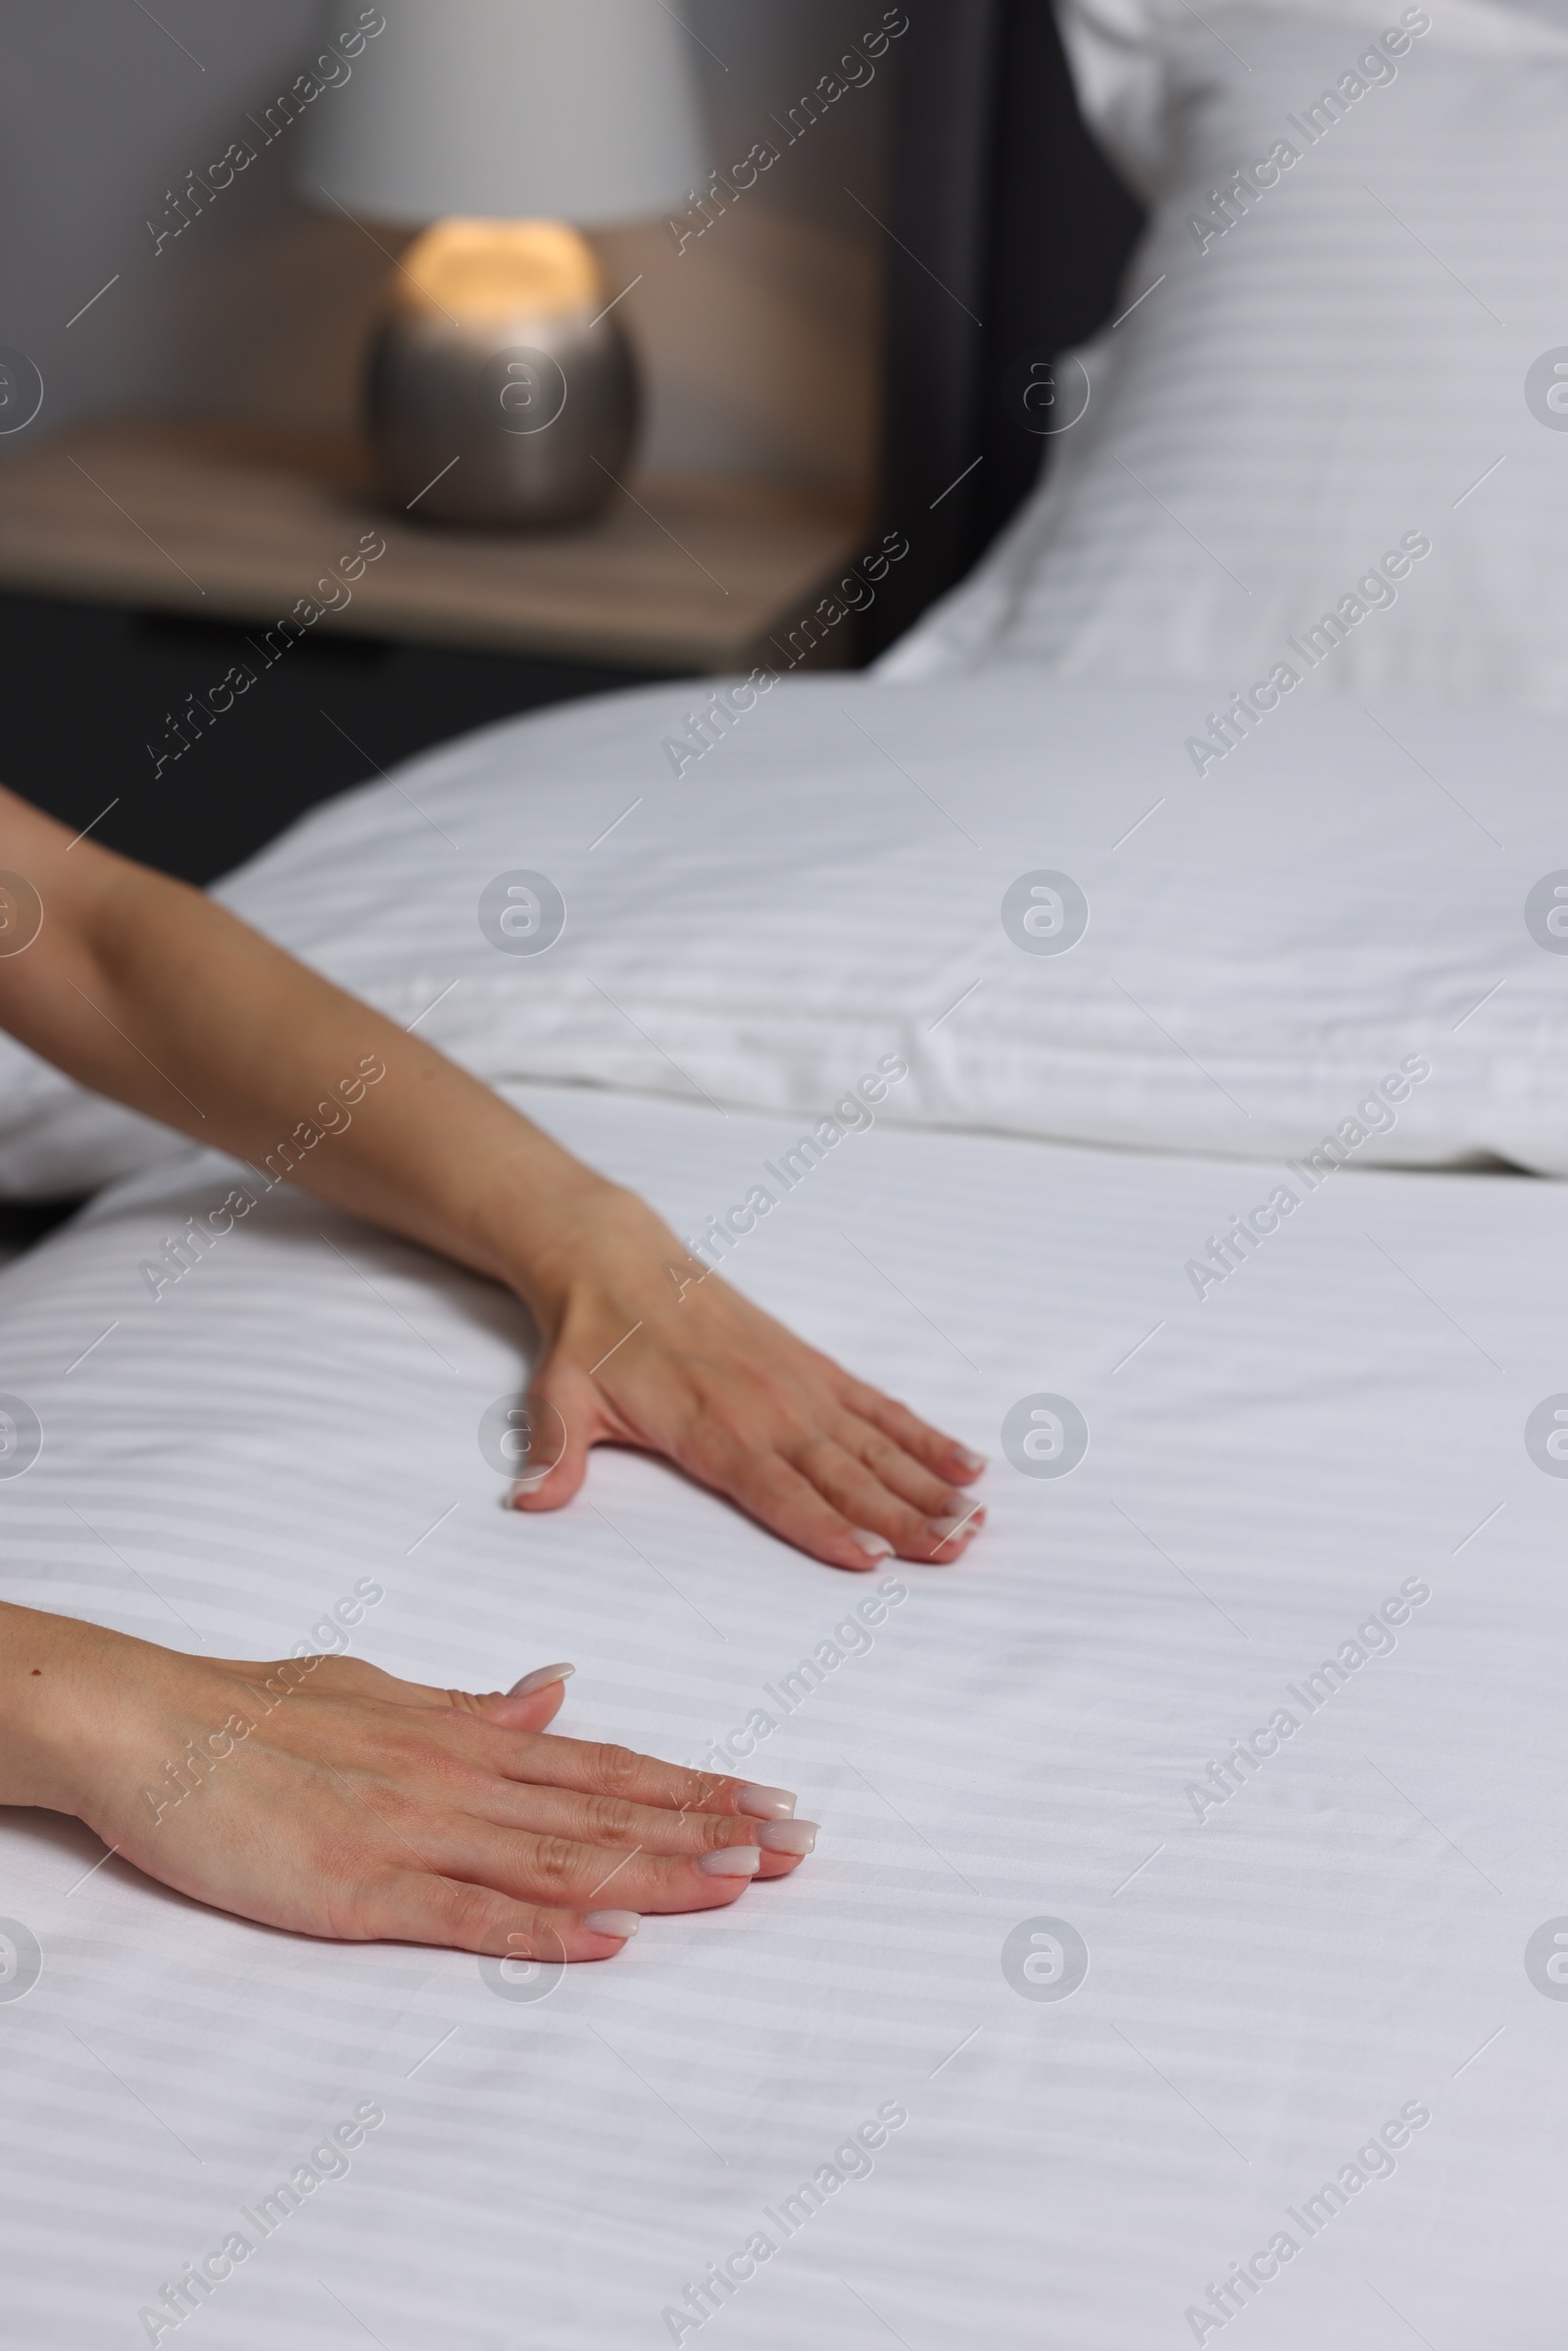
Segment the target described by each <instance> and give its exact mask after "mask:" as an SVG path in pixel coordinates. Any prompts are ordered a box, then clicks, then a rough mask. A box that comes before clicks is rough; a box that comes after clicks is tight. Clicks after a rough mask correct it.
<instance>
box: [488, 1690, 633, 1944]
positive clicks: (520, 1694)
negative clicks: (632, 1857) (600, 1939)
mask: <svg viewBox="0 0 1568 2351" xmlns="http://www.w3.org/2000/svg"><path fill="white" fill-rule="evenodd" d="M576 1670H577V1668H576V1667H575V1666H574V1665H536V1666H535V1667H534V1669H533V1672H532V1673H531V1674H524V1675H523V1677H522V1680H521V1681H520V1682H514V1683H513V1685H512V1688H511V1689H510V1690H508V1692H507V1695H508V1697H509V1698H531V1697H532V1696H533V1693H534V1691H535V1690H548V1689H549V1688H550V1685H551V1683H552V1682H564V1680H565V1679H566V1676H567V1675H568V1674H574V1673H575V1672H576ZM615 1915H616V1917H617V1918H618V1917H619V1916H620V1913H619V1911H617V1912H616V1913H615Z"/></svg>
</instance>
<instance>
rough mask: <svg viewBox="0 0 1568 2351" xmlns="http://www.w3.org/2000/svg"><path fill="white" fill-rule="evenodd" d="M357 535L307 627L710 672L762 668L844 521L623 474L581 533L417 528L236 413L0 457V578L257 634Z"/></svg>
mask: <svg viewBox="0 0 1568 2351" xmlns="http://www.w3.org/2000/svg"><path fill="white" fill-rule="evenodd" d="M370 531H374V532H378V533H379V534H380V536H381V537H382V538H383V539H384V541H385V543H386V552H385V554H384V556H382V557H380V558H379V559H377V560H376V561H374V562H373V563H369V564H368V566H367V567H366V569H365V570H364V571H363V572H362V574H361V576H360V577H359V579H358V580H357V581H356V582H355V583H354V585H353V589H352V595H351V598H350V601H348V602H347V603H346V604H343V605H341V606H340V607H339V609H338V610H336V611H335V612H327V613H326V614H325V615H324V616H323V617H322V619H321V620H320V621H319V626H321V627H322V628H329V629H345V630H349V631H351V632H353V633H356V634H358V635H361V636H376V637H394V638H402V639H408V640H413V641H415V642H421V643H426V644H446V645H459V646H465V647H468V648H471V649H475V650H486V651H491V652H503V653H521V654H535V655H541V656H547V657H550V658H552V659H558V660H568V661H601V662H607V663H615V664H625V665H628V666H634V667H642V668H649V669H666V670H669V669H672V670H683V669H684V670H698V671H709V672H717V671H722V670H728V669H743V668H747V667H750V666H751V665H752V663H753V662H754V661H761V660H766V659H772V658H774V657H773V656H772V655H770V653H769V651H768V642H767V641H768V639H769V637H770V636H773V635H776V636H778V637H780V638H783V637H784V636H785V635H786V634H787V633H788V631H789V630H790V629H791V628H793V627H794V626H795V625H796V624H797V623H798V622H799V621H800V620H802V619H803V618H804V617H805V615H806V614H807V613H808V612H809V611H810V610H811V608H812V606H813V604H814V603H815V602H816V600H817V598H818V597H820V596H821V595H823V594H824V593H825V592H826V589H827V587H828V585H829V584H830V582H831V580H832V578H833V577H834V576H835V575H836V574H837V573H839V572H840V571H841V570H842V569H843V568H844V567H845V566H846V565H847V564H848V563H850V562H851V561H852V560H853V558H854V557H855V555H856V554H857V553H858V549H859V547H860V543H861V531H862V525H861V522H860V520H859V518H858V516H857V515H856V514H855V513H854V512H853V511H852V510H850V509H849V508H847V507H846V506H845V505H843V504H841V503H838V502H835V501H833V500H831V499H828V498H824V497H822V496H820V495H817V496H812V495H811V494H810V493H806V492H800V491H794V490H789V489H785V488H780V487H775V486H773V485H769V484H763V483H757V482H742V481H734V480H729V479H726V478H724V477H703V476H691V477H679V478H676V477H669V476H666V477H660V476H640V475H635V474H634V475H633V476H632V477H631V478H630V482H629V486H628V488H626V489H624V490H622V489H617V490H616V491H615V492H614V493H613V496H612V499H611V502H610V505H609V507H608V508H607V510H606V511H605V513H604V514H603V515H601V516H600V518H599V519H598V520H597V521H594V522H591V523H589V524H588V525H587V526H586V527H584V528H578V529H575V530H570V531H559V532H552V533H549V534H543V533H541V534H538V535H533V534H522V533H517V532H496V533H493V534H492V533H488V532H483V531H463V530H455V529H452V528H450V527H448V526H445V525H439V526H430V527H426V526H424V525H421V524H420V523H419V522H417V520H416V519H414V518H413V517H411V516H410V515H409V514H397V515H394V514H391V513H390V512H389V511H388V510H386V509H384V508H382V507H381V506H380V505H379V503H378V501H377V499H376V496H375V493H374V490H373V487H372V482H371V475H370V469H369V465H368V458H367V456H366V454H365V453H364V452H363V451H362V450H361V449H359V448H358V447H357V446H356V445H355V444H353V443H351V442H336V441H331V440H326V439H322V438H319V437H317V436H312V435H306V434H298V433H281V432H269V431H265V430H260V429H257V428H254V427H248V426H243V425H224V424H201V423H189V422H183V421H162V420H151V419H141V418H134V419H133V418H121V419H114V420H109V421H100V422H97V423H91V424H83V425H81V426H79V427H76V428H73V430H70V431H68V432H66V433H64V434H62V435H61V436H60V437H59V438H58V439H56V440H53V441H48V442H45V443H42V444H41V445H40V446H39V447H38V448H37V449H35V450H33V451H31V452H30V453H29V454H28V455H27V456H25V457H22V458H17V459H14V460H12V461H11V462H10V463H8V464H6V465H3V466H0V590H4V589H10V590H14V591H18V592H21V593H24V594H36V595H43V596H60V597H68V598H74V599H76V600H78V601H81V602H91V603H99V604H118V605H126V604H128V605H132V606H141V607H152V608H154V609H156V610H159V611H164V612H190V613H199V614H201V615H203V616H205V617H209V618H212V619H215V620H218V619H221V620H231V619H241V620H244V621H247V622H256V623H261V624H262V625H264V626H265V625H268V624H270V623H272V622H276V621H280V620H282V619H283V618H284V617H285V616H286V615H288V614H289V613H291V612H293V610H294V607H295V604H296V601H297V600H298V599H299V598H301V597H310V596H312V595H313V592H314V590H315V588H316V583H317V581H318V580H319V579H324V578H328V577H329V576H330V575H331V573H332V571H333V567H334V566H335V565H336V564H338V563H339V562H340V561H342V560H343V559H346V558H348V557H350V556H352V555H353V554H354V553H355V552H356V550H357V549H358V547H359V545H360V541H361V537H362V534H364V533H366V532H370ZM318 601H321V600H318Z"/></svg>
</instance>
